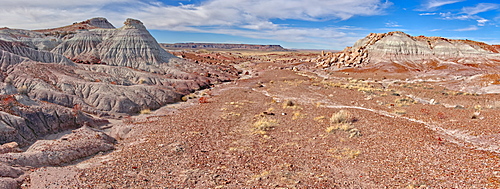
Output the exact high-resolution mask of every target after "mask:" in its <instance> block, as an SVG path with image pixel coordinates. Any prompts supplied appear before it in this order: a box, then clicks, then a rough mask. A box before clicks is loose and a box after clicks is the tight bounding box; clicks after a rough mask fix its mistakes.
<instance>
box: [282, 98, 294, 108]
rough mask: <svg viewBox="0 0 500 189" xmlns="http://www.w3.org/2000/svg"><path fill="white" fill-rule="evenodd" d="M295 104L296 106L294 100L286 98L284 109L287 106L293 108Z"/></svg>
mask: <svg viewBox="0 0 500 189" xmlns="http://www.w3.org/2000/svg"><path fill="white" fill-rule="evenodd" d="M295 106H296V104H295V103H294V102H293V101H291V100H285V101H284V102H283V109H285V108H293V107H295Z"/></svg>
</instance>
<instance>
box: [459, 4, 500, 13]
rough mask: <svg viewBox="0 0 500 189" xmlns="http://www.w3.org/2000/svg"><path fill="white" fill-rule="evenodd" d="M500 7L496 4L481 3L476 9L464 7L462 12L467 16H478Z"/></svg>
mask: <svg viewBox="0 0 500 189" xmlns="http://www.w3.org/2000/svg"><path fill="white" fill-rule="evenodd" d="M498 8H499V5H498V4H495V3H479V4H477V5H476V6H475V7H464V8H462V12H463V13H465V14H467V15H476V14H479V13H482V12H487V11H490V10H495V9H498Z"/></svg>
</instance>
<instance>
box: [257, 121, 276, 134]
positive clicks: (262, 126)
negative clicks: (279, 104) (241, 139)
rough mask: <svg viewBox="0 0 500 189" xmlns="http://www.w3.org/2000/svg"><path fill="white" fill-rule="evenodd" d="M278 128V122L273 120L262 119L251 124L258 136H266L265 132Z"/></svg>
mask: <svg viewBox="0 0 500 189" xmlns="http://www.w3.org/2000/svg"><path fill="white" fill-rule="evenodd" d="M276 126H278V121H277V120H275V119H268V118H262V119H259V120H258V121H256V122H255V123H253V128H254V130H255V132H256V133H258V134H266V131H270V130H272V129H274V128H275V127H276Z"/></svg>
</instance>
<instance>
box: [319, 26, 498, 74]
mask: <svg viewBox="0 0 500 189" xmlns="http://www.w3.org/2000/svg"><path fill="white" fill-rule="evenodd" d="M499 58H500V56H499V55H498V51H497V48H496V47H494V46H490V45H487V44H485V43H481V42H475V41H470V40H451V39H446V38H441V37H424V36H418V37H413V36H410V35H408V34H406V33H403V32H389V33H372V34H370V35H368V36H366V37H365V38H363V39H360V40H358V41H357V42H356V43H355V44H354V45H353V46H352V47H347V48H346V49H344V50H343V51H341V52H339V53H327V54H323V55H322V56H321V57H319V58H318V59H317V60H316V61H317V65H318V66H319V67H323V68H329V67H336V68H342V67H366V66H375V65H376V64H379V63H398V64H401V65H402V66H408V67H411V68H412V69H427V68H430V67H438V66H439V65H438V64H440V63H447V62H448V63H449V62H454V63H460V64H479V63H490V62H492V60H496V59H499Z"/></svg>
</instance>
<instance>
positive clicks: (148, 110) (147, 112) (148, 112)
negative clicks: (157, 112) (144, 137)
mask: <svg viewBox="0 0 500 189" xmlns="http://www.w3.org/2000/svg"><path fill="white" fill-rule="evenodd" d="M139 114H151V110H150V109H149V108H148V109H143V110H141V111H140V112H139Z"/></svg>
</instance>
